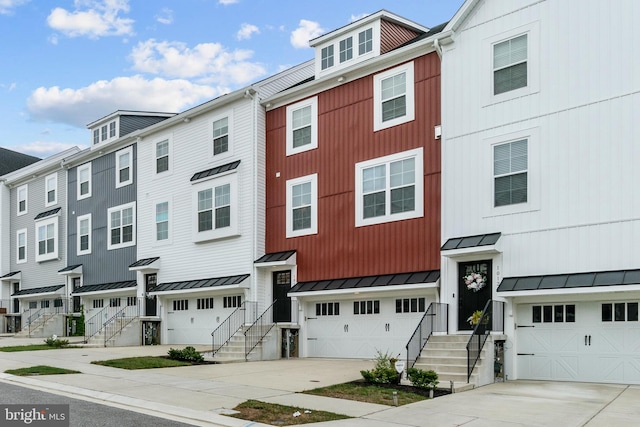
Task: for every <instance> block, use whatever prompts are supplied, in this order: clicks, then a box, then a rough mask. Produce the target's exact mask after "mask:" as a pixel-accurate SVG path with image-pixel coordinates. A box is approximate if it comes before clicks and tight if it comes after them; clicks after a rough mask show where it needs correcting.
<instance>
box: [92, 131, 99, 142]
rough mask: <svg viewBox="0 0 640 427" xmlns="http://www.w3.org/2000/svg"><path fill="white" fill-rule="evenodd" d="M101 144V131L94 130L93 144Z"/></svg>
mask: <svg viewBox="0 0 640 427" xmlns="http://www.w3.org/2000/svg"><path fill="white" fill-rule="evenodd" d="M99 142H100V129H94V130H93V143H94V145H95V144H97V143H99Z"/></svg>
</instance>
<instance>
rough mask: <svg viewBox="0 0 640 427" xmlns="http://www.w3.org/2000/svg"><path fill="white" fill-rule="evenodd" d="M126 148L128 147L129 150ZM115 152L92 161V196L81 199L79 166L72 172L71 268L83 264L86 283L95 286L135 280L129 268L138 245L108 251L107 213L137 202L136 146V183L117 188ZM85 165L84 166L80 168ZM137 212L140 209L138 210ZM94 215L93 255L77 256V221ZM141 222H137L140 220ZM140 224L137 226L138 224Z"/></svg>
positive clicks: (135, 163)
mask: <svg viewBox="0 0 640 427" xmlns="http://www.w3.org/2000/svg"><path fill="white" fill-rule="evenodd" d="M125 148H126V147H125ZM115 153H116V152H111V153H108V154H105V155H104V156H102V157H99V158H97V159H93V160H92V161H91V173H92V177H91V180H92V181H91V197H89V198H86V199H82V200H78V198H77V171H78V167H74V168H72V169H70V170H69V212H70V215H69V234H68V247H69V256H68V262H67V263H68V265H76V264H82V274H83V284H85V285H95V284H100V283H111V282H118V281H123V280H135V278H136V274H135V272H132V271H129V265H131V264H132V263H134V262H135V261H136V246H135V245H134V246H129V247H126V248H122V249H113V250H108V249H107V239H108V234H109V230H108V217H107V210H108V209H109V208H112V207H114V206H119V205H123V204H126V203H130V202H135V201H136V181H137V178H138V177H137V174H138V171H137V167H136V166H137V150H136V145H135V144H134V145H133V165H134V168H133V184H130V185H127V186H125V187H120V188H116V186H115V162H116V161H115V158H116V157H115ZM80 166H81V165H80ZM136 212H137V209H136ZM86 214H91V253H90V254H87V255H78V254H77V240H76V239H77V238H76V236H77V218H78V217H79V216H82V215H86ZM136 222H137V221H136ZM136 225H137V224H136Z"/></svg>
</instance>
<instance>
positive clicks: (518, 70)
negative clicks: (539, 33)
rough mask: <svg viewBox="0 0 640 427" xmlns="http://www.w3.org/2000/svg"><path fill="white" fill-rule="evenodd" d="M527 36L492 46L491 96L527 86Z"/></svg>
mask: <svg viewBox="0 0 640 427" xmlns="http://www.w3.org/2000/svg"><path fill="white" fill-rule="evenodd" d="M527 55H528V52H527V35H526V34H523V35H520V36H517V37H514V38H512V39H509V40H506V41H503V42H500V43H496V44H494V45H493V94H494V95H498V94H501V93H504V92H509V91H511V90H515V89H519V88H521V87H525V86H527Z"/></svg>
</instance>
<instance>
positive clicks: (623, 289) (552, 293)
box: [496, 284, 640, 299]
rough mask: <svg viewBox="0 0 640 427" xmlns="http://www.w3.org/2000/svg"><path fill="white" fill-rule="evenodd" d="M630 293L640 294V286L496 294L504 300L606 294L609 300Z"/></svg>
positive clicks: (590, 287)
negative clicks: (618, 294)
mask: <svg viewBox="0 0 640 427" xmlns="http://www.w3.org/2000/svg"><path fill="white" fill-rule="evenodd" d="M614 292H616V293H628V292H640V284H634V285H614V286H611V285H609V286H589V287H583V288H558V289H534V290H530V291H502V292H496V294H497V296H499V297H502V298H507V299H508V298H519V297H542V296H561V295H593V294H606V295H607V296H608V298H611V297H612V293H614Z"/></svg>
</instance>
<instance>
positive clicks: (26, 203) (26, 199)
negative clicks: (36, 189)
mask: <svg viewBox="0 0 640 427" xmlns="http://www.w3.org/2000/svg"><path fill="white" fill-rule="evenodd" d="M22 190H24V199H21V198H20V193H21V192H22ZM16 200H17V202H16V215H17V216H20V215H25V214H26V213H28V212H29V184H24V185H21V186H20V187H18V188H17V189H16ZM21 200H24V210H23V211H21V210H20V201H21Z"/></svg>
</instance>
